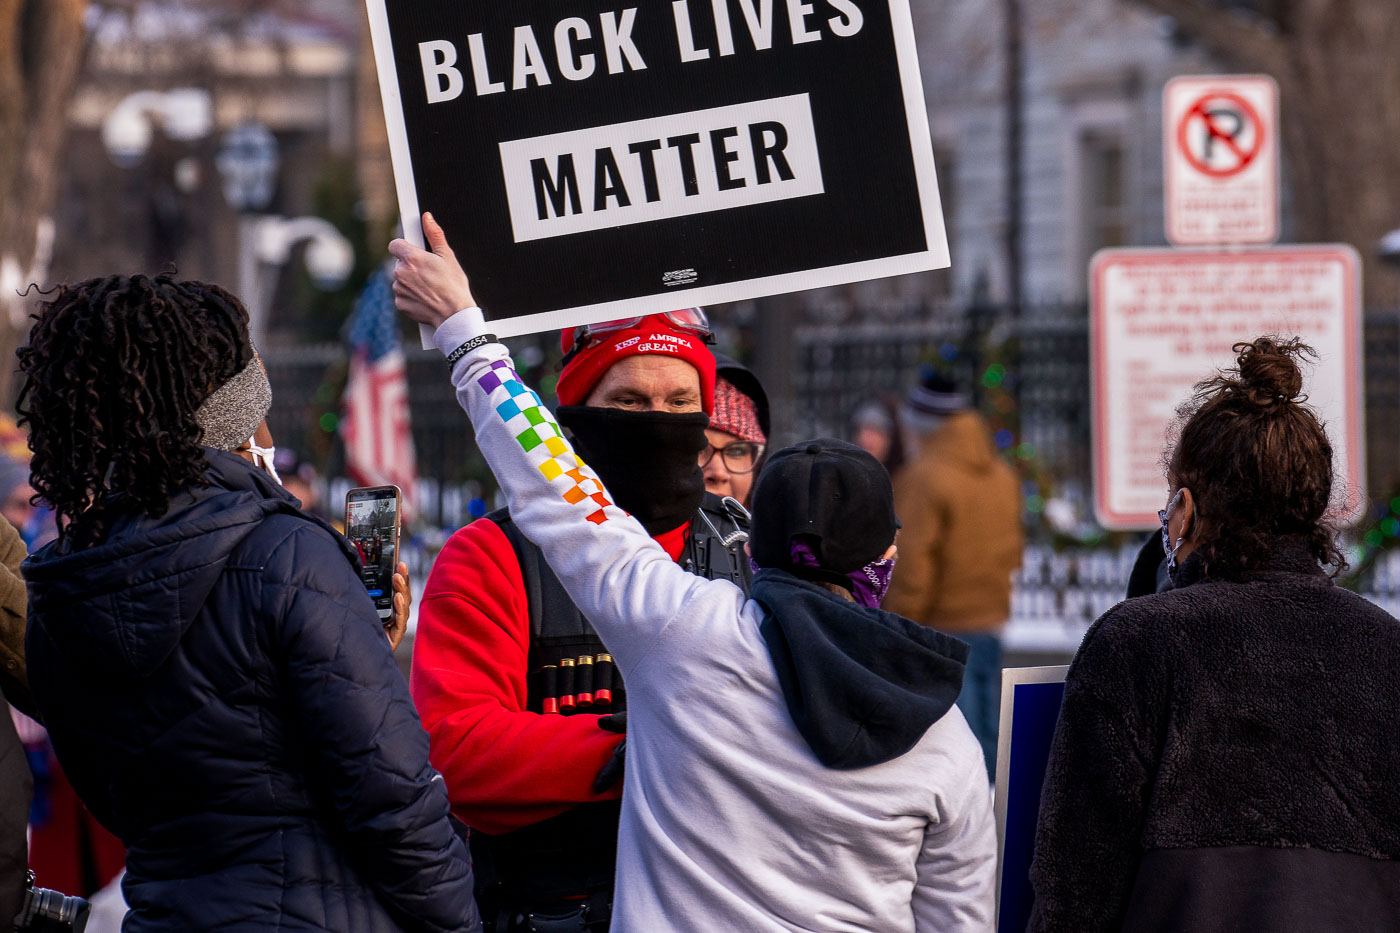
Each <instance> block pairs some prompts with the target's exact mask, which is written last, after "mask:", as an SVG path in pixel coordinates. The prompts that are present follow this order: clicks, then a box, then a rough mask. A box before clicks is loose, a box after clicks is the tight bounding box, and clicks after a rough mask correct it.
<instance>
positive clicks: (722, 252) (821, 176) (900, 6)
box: [368, 0, 948, 336]
mask: <svg viewBox="0 0 1400 933" xmlns="http://www.w3.org/2000/svg"><path fill="white" fill-rule="evenodd" d="M368 3H369V12H370V22H371V27H372V31H373V34H374V44H375V54H376V57H377V60H378V66H379V76H380V85H381V89H382V91H383V95H384V104H385V114H386V118H387V122H388V127H389V135H390V140H391V147H392V150H393V156H394V173H395V179H396V181H397V184H398V188H399V202H400V209H401V211H402V213H403V216H404V224H405V229H406V230H407V231H408V235H410V236H417V235H419V233H420V231H419V227H418V217H419V212H420V211H424V210H426V211H431V212H432V213H433V214H434V216H435V217H436V218H437V219H438V221H439V222H440V223H442V225H443V227H444V228H445V229H446V231H447V234H448V238H449V240H450V241H451V243H452V246H453V248H454V249H455V251H456V253H457V255H458V258H459V259H461V260H462V264H463V265H464V266H465V267H466V269H467V272H468V274H469V275H470V276H471V280H472V290H473V292H474V294H475V295H476V297H477V299H478V300H479V301H480V302H481V304H482V306H483V307H485V308H486V309H487V312H488V314H489V315H490V316H491V317H492V318H493V319H497V320H498V323H497V327H496V329H497V330H498V331H499V332H500V333H501V335H502V336H504V335H506V334H514V333H525V332H529V331H537V330H543V329H548V328H555V327H562V326H566V325H568V324H574V323H580V322H583V321H588V320H600V319H606V318H612V317H622V316H628V315H633V314H644V313H650V312H654V311H662V310H669V309H673V308H677V307H683V306H687V305H694V304H702V303H708V302H715V301H735V300H742V299H746V298H753V297H758V296H761V295H769V294H776V293H779V292H785V291H796V290H799V289H803V288H812V287H817V286H824V285H834V284H839V283H843V282H851V281H856V280H860V279H868V278H875V277H879V276H885V275H894V274H899V273H905V272H915V271H922V270H926V269H933V268H939V267H941V266H946V265H947V263H948V253H947V242H946V239H945V237H944V231H943V222H942V217H941V215H940V212H939V205H938V191H937V185H936V182H935V179H934V168H933V157H932V152H931V147H930V143H929V137H928V126H927V117H926V114H925V111H924V102H923V93H922V88H921V85H920V79H919V74H918V64H917V60H916V57H915V53H914V41H913V35H912V27H911V25H910V21H909V10H908V4H907V0H676V2H674V3H650V4H645V5H638V6H631V7H628V6H620V5H617V3H615V2H614V3H610V2H607V0H552V2H541V0H515V2H511V3H486V2H480V0H368ZM420 242H421V240H420ZM504 318H509V319H510V320H508V321H507V320H501V319H504Z"/></svg>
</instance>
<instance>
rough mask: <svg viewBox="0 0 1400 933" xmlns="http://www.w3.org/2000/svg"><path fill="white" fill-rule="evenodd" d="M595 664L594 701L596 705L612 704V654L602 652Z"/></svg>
mask: <svg viewBox="0 0 1400 933" xmlns="http://www.w3.org/2000/svg"><path fill="white" fill-rule="evenodd" d="M594 662H595V663H594V665H593V686H594V688H595V689H594V690H593V703H594V704H595V705H596V706H611V705H612V679H613V659H612V655H610V654H600V655H598V657H597V658H595V659H594Z"/></svg>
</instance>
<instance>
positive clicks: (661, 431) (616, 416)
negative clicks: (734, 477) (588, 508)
mask: <svg viewBox="0 0 1400 933" xmlns="http://www.w3.org/2000/svg"><path fill="white" fill-rule="evenodd" d="M554 414H555V417H556V418H558V419H559V423H560V424H561V425H563V426H564V427H566V428H568V429H569V433H570V434H572V435H573V443H574V447H575V448H576V449H577V450H578V453H579V456H581V457H582V458H583V461H584V462H585V463H587V464H588V465H589V466H591V467H592V468H593V469H594V470H595V471H596V472H597V474H598V478H599V479H601V480H602V481H603V485H604V486H606V487H607V488H608V493H609V494H610V495H611V496H612V497H613V500H614V501H615V502H616V503H617V504H618V506H620V507H621V508H624V509H626V510H627V511H628V512H630V513H631V514H632V516H633V517H634V518H636V519H637V521H639V522H641V523H642V527H644V528H645V529H646V530H647V534H651V535H658V534H661V533H662V532H663V531H670V530H671V529H673V528H679V527H680V526H681V525H684V524H685V523H686V522H688V521H690V519H691V516H693V515H694V514H695V510H696V509H698V508H699V507H700V502H701V500H702V499H703V498H704V496H705V474H704V473H702V472H701V471H700V467H699V466H698V465H697V462H698V460H699V459H700V451H702V450H704V449H705V443H706V441H705V428H706V426H708V425H709V423H710V419H709V416H708V415H706V414H705V413H704V412H702V411H697V412H692V413H689V414H673V413H671V412H661V411H622V410H620V409H616V408H592V407H589V406H584V405H564V406H562V407H560V409H559V410H558V411H556V412H555V413H554Z"/></svg>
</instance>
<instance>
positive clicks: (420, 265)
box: [389, 214, 476, 327]
mask: <svg viewBox="0 0 1400 933" xmlns="http://www.w3.org/2000/svg"><path fill="white" fill-rule="evenodd" d="M423 238H424V240H425V241H426V242H427V244H428V249H419V248H418V247H417V246H414V245H413V244H412V243H410V242H408V241H407V240H404V239H398V240H394V241H393V242H392V243H390V244H389V254H390V255H391V256H393V257H394V260H395V262H394V305H395V306H396V307H397V308H398V309H399V310H400V311H402V312H403V313H404V314H407V315H408V316H409V317H410V318H411V319H412V320H414V321H416V322H417V323H419V324H426V325H427V326H429V327H437V326H438V325H439V324H441V323H442V322H443V321H445V320H447V319H448V318H450V317H451V316H452V315H454V314H456V313H457V312H458V311H461V310H462V309H463V308H471V307H474V306H475V305H476V299H475V298H473V297H472V290H471V285H470V283H468V281H467V273H466V272H464V271H463V270H462V266H461V264H460V263H458V262H457V256H456V254H455V253H453V252H452V247H450V246H448V245H447V234H446V233H444V232H443V229H442V227H441V226H439V225H438V222H437V221H436V220H434V219H433V215H432V214H424V215H423Z"/></svg>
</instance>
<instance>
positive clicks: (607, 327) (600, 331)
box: [569, 308, 714, 356]
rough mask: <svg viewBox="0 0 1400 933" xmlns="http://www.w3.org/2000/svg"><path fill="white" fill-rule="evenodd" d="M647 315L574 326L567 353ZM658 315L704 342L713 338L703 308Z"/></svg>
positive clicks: (597, 340)
mask: <svg viewBox="0 0 1400 933" xmlns="http://www.w3.org/2000/svg"><path fill="white" fill-rule="evenodd" d="M649 316H650V315H640V316H638V317H624V318H618V319H617V320H614V321H603V322H602V323H600V324H584V325H582V326H580V327H576V328H574V346H573V349H571V350H570V351H569V355H570V356H572V355H573V354H575V353H577V352H578V351H580V350H584V349H587V348H588V347H596V346H597V345H598V344H600V343H602V342H603V339H604V338H605V337H607V335H608V334H615V333H617V332H619V331H624V330H631V329H632V328H634V327H636V326H637V325H638V324H640V323H642V321H643V320H645V319H646V318H647V317H649ZM660 316H661V317H664V318H665V319H666V320H667V321H669V322H670V324H671V326H672V327H674V328H675V329H676V330H680V331H684V332H686V333H689V334H694V335H695V336H697V337H699V338H701V339H702V340H704V341H705V342H706V343H710V342H712V341H713V340H714V333H713V332H712V331H711V330H710V319H709V318H707V317H706V316H705V310H704V309H703V308H683V309H681V310H680V311H667V312H665V313H664V314H662V315H660Z"/></svg>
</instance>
